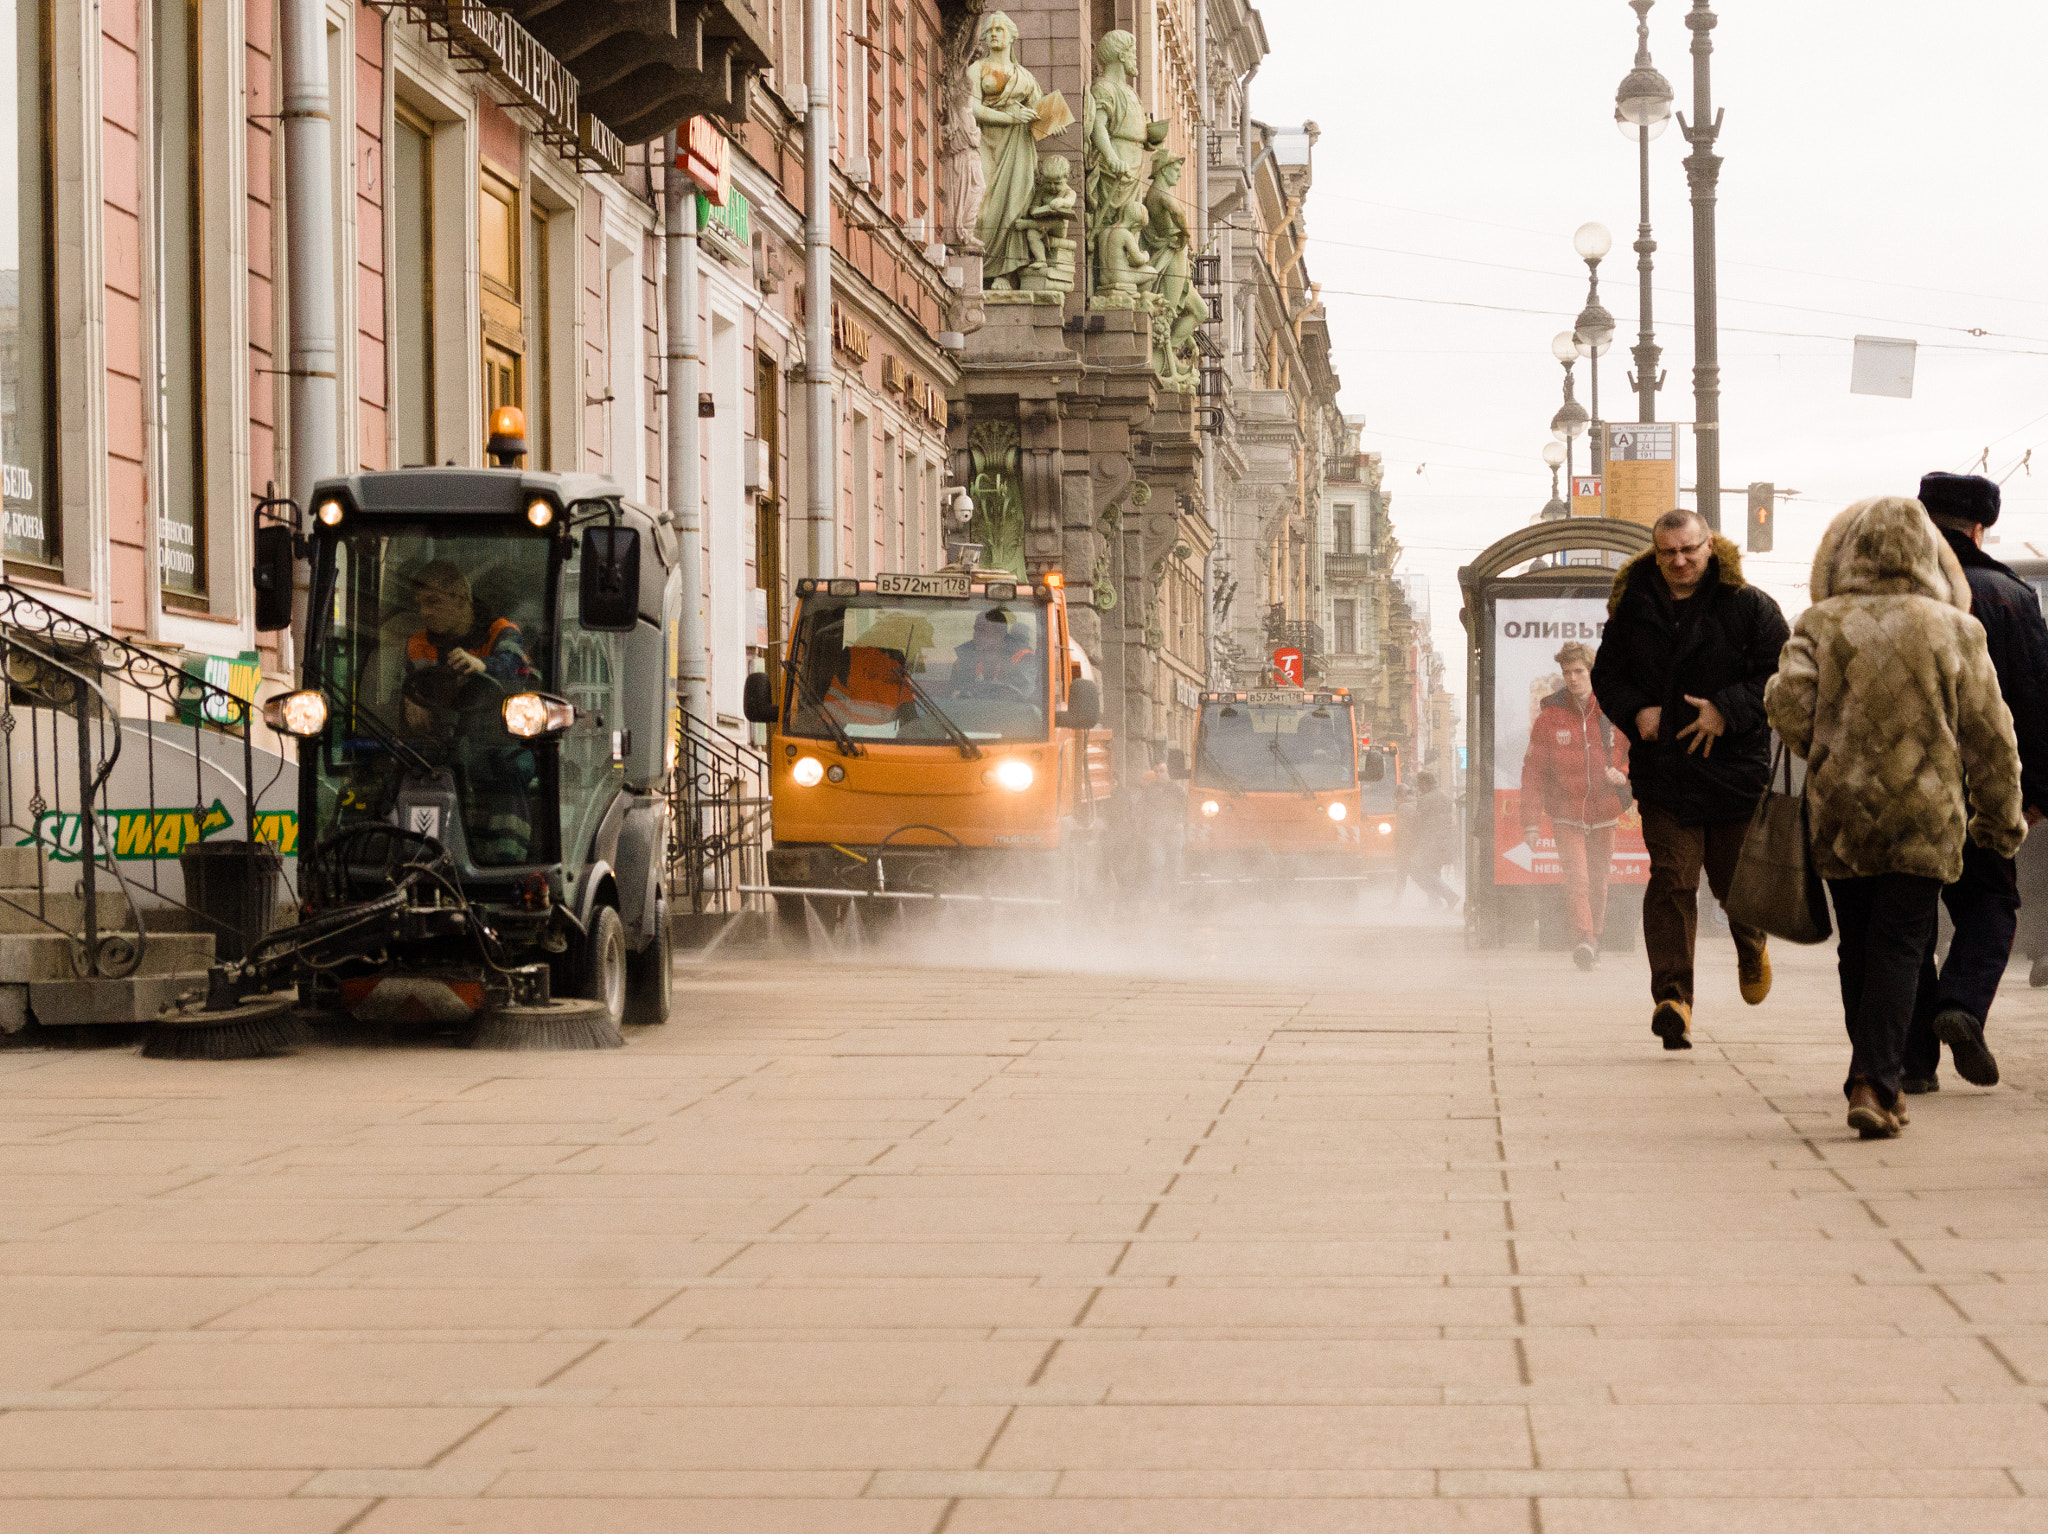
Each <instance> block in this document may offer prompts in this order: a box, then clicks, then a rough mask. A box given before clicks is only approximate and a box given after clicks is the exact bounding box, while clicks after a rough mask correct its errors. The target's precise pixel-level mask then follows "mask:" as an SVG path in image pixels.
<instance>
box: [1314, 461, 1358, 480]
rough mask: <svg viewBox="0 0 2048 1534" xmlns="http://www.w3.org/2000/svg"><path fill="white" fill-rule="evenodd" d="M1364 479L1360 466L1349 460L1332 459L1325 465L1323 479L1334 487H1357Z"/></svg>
mask: <svg viewBox="0 0 2048 1534" xmlns="http://www.w3.org/2000/svg"><path fill="white" fill-rule="evenodd" d="M1364 477H1365V476H1364V475H1362V474H1361V473H1360V472H1359V469H1358V465H1357V464H1356V463H1355V462H1353V461H1352V460H1351V459H1348V458H1332V459H1331V460H1330V461H1329V462H1328V463H1326V464H1324V465H1323V478H1324V479H1326V480H1328V481H1329V482H1330V483H1331V484H1333V485H1355V484H1357V483H1358V482H1359V481H1360V480H1361V479H1363V478H1364Z"/></svg>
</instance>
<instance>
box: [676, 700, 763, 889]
mask: <svg viewBox="0 0 2048 1534" xmlns="http://www.w3.org/2000/svg"><path fill="white" fill-rule="evenodd" d="M677 718H678V720H679V725H680V734H679V739H678V742H677V750H676V763H675V767H674V768H673V770H672V771H671V772H670V774H669V782H668V788H669V818H668V827H669V871H670V874H671V883H670V888H671V889H673V890H676V891H679V892H680V893H681V896H682V898H683V900H684V901H686V902H687V904H686V905H685V906H684V907H683V909H686V910H688V911H690V912H691V913H693V914H697V915H702V914H704V913H705V912H730V911H743V910H751V909H755V908H757V907H759V906H760V905H761V904H762V898H763V897H762V896H760V895H759V894H756V893H753V892H752V888H758V887H759V886H762V885H765V884H766V883H767V882H768V845H769V842H770V840H771V831H770V824H769V810H770V805H771V801H770V798H769V793H768V758H767V757H765V756H763V755H762V754H761V753H760V752H759V751H756V750H755V749H754V748H753V747H752V746H750V745H748V744H746V743H745V742H744V741H739V740H735V739H733V738H732V737H731V736H730V735H727V734H726V733H725V732H724V731H722V730H720V729H718V728H717V727H716V726H714V725H711V724H707V723H706V722H705V721H704V720H701V719H699V718H697V717H696V716H695V715H694V714H692V713H690V712H689V711H688V710H687V709H679V710H677ZM750 887H752V888H750Z"/></svg>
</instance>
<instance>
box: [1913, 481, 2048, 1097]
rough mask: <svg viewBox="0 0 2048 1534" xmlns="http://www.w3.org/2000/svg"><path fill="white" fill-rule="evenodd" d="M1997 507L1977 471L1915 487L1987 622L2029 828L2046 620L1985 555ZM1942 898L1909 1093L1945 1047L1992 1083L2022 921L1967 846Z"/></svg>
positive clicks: (1926, 967) (1997, 862) (2036, 807)
mask: <svg viewBox="0 0 2048 1534" xmlns="http://www.w3.org/2000/svg"><path fill="white" fill-rule="evenodd" d="M1998 502H1999V496H1998V486H1997V485H1996V484H1994V483H1993V482H1992V481H1990V480H1988V479H1984V478H1982V477H1980V476H1978V475H1975V474H1929V475H1927V476H1925V477H1924V478H1923V479H1922V480H1921V481H1920V504H1921V505H1923V506H1925V507H1926V508H1927V514H1928V515H1929V516H1930V517H1932V518H1933V519H1934V525H1935V526H1936V527H1938V528H1939V529H1941V534H1942V536H1943V537H1944V538H1946V539H1947V540H1948V546H1949V547H1950V548H1951V549H1953V550H1955V555H1956V558H1957V559H1958V560H1959V561H1961V563H1962V567H1963V574H1964V575H1965V576H1967V577H1968V578H1969V582H1970V616H1971V617H1973V618H1975V619H1976V620H1977V621H1978V622H1979V623H1981V624H1983V625H1984V637H1985V638H1986V640H1987V641H1988V642H1989V644H1990V649H1991V664H1992V667H1993V668H1994V669H1995V670H1996V671H1997V672H1998V690H1999V691H2000V692H2001V693H2003V694H2004V696H2005V704H2006V707H2007V708H2009V709H2011V710H2012V723H2013V731H2014V733H2015V734H2016V735H2018V737H2019V744H2020V802H2021V803H2022V804H2023V805H2024V806H2025V807H2026V814H2027V824H2028V825H2029V826H2031V825H2033V823H2034V822H2035V821H2037V820H2039V819H2040V818H2041V814H2042V810H2043V808H2044V807H2048V623H2044V622H2043V621H2042V618H2041V602H2040V599H2039V598H2038V597H2036V596H2035V595H2034V591H2033V588H2032V587H2031V586H2029V585H2028V584H2027V583H2026V582H2025V581H2023V580H2021V579H2020V578H2019V577H2018V576H2017V575H2015V574H2013V572H2012V571H2010V570H2008V569H2007V568H2006V567H2005V566H2004V565H2002V564H2000V563H1999V562H1998V561H1997V560H1995V559H1993V558H1992V557H1991V556H1990V555H1989V554H1987V553H1985V552H1984V548H1983V544H1984V529H1985V528H1987V527H1990V526H1991V525H1992V524H1994V523H1995V522H1997V520H1998ZM1941 898H1942V901H1943V903H1944V904H1946V905H1947V907H1948V914H1949V919H1950V920H1951V921H1953V922H1954V923H1955V936H1954V937H1953V938H1952V939H1951V940H1950V942H1949V945H1948V958H1947V960H1946V961H1945V962H1944V963H1943V964H1942V966H1941V971H1940V974H1939V975H1938V976H1937V974H1936V973H1935V968H1934V954H1933V951H1932V949H1931V948H1930V950H1929V951H1928V954H1927V956H1926V958H1925V959H1924V960H1922V961H1921V965H1920V994H1919V997H1918V998H1917V1000H1916V1002H1915V1004H1914V1008H1913V1026H1912V1029H1911V1031H1910V1032H1909V1033H1908V1034H1907V1035H1906V1054H1905V1060H1904V1062H1903V1064H1904V1071H1903V1079H1902V1080H1901V1082H1900V1085H1901V1086H1902V1087H1903V1088H1904V1089H1905V1090H1906V1091H1908V1092H1933V1091H1937V1090H1939V1088H1940V1085H1941V1083H1940V1080H1939V1078H1938V1077H1937V1076H1936V1074H1935V1072H1936V1070H1937V1068H1938V1067H1939V1066H1940V1064H1941V1046H1942V1045H1943V1044H1947V1045H1948V1047H1949V1054H1950V1055H1951V1056H1952V1057H1953V1058H1954V1060H1955V1064H1956V1073H1957V1074H1958V1075H1960V1076H1961V1077H1962V1078H1963V1080H1965V1081H1968V1082H1973V1083H1975V1084H1976V1085H1977V1086H1980V1087H1989V1086H1996V1085H1997V1084H1998V1061H1997V1060H1995V1059H1994V1058H1993V1057H1992V1054H1991V1051H1990V1049H1989V1048H1988V1047H1987V1046H1986V1045H1985V1043H1984V1020H1985V1018H1986V1017H1987V1016H1989V1014H1990V1012H1991V1002H1992V998H1994V997H1995V996H1997V994H1998V982H1999V980H2000V979H2001V978H2002V977H2003V976H2004V974H2005V966H2006V964H2007V962H2008V961H2009V960H2010V959H2011V958H2012V939H2013V933H2014V931H2015V930H2016V929H2017V927H2018V924H2019V910H2020V894H2019V883H2018V879H2017V877H2016V875H2015V872H2014V866H2013V860H2012V859H2011V858H2002V857H2000V856H1999V855H1998V854H1997V853H1995V852H1990V851H1987V850H1986V849H1984V848H1982V847H1979V846H1978V845H1977V844H1976V843H1975V842H1973V841H1967V840H1966V841H1965V842H1964V843H1963V876H1962V878H1960V879H1958V880H1957V881H1956V882H1955V883H1954V884H1951V885H1948V886H1947V887H1945V888H1944V889H1943V890H1942V892H1941Z"/></svg>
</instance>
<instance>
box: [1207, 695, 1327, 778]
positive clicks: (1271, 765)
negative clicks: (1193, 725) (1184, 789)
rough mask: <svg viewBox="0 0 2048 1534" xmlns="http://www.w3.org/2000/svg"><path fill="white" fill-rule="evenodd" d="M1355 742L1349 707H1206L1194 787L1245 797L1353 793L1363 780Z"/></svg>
mask: <svg viewBox="0 0 2048 1534" xmlns="http://www.w3.org/2000/svg"><path fill="white" fill-rule="evenodd" d="M1355 740H1356V737H1355V736H1354V735H1353V734H1352V730H1351V706H1350V705H1349V704H1346V703H1318V704H1315V705H1313V706H1301V705H1292V704H1289V705H1282V706H1278V707H1268V706H1263V705H1259V704H1253V703H1205V704H1204V705H1202V725H1201V737H1200V739H1199V740H1198V741H1197V743H1196V746H1195V766H1194V782H1195V785H1196V786H1197V787H1200V788H1224V789H1235V790H1238V791H1239V792H1245V793H1299V792H1301V790H1302V789H1304V788H1309V789H1316V790H1325V789H1333V788H1349V787H1351V785H1352V784H1353V783H1354V782H1355V781H1356V780H1357V778H1356V772H1357V764H1356V762H1355V760H1354V757H1355V754H1356V751H1357V746H1356V744H1355Z"/></svg>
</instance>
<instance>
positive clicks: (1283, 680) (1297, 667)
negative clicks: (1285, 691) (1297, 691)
mask: <svg viewBox="0 0 2048 1534" xmlns="http://www.w3.org/2000/svg"><path fill="white" fill-rule="evenodd" d="M1302 675H1303V673H1302V669H1301V651H1299V650H1297V649H1294V648H1293V647H1292V646H1289V647H1288V648H1286V649H1281V650H1275V651H1274V652H1273V682H1274V685H1276V686H1279V687H1299V686H1301V685H1302Z"/></svg>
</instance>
